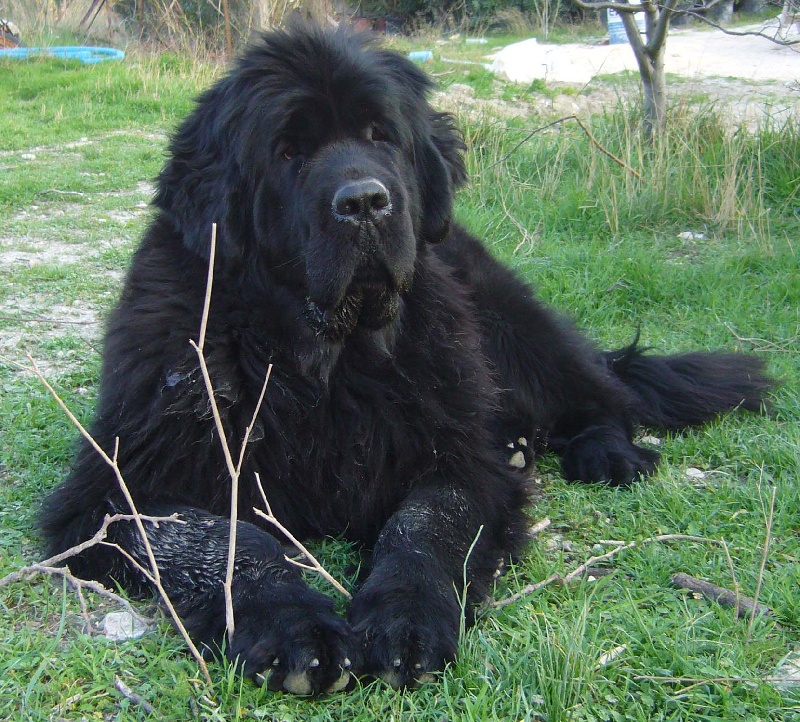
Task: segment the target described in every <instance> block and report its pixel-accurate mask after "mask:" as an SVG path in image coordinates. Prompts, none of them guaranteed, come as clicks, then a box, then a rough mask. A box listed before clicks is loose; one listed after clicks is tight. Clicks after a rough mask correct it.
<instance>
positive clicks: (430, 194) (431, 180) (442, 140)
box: [417, 113, 467, 243]
mask: <svg viewBox="0 0 800 722" xmlns="http://www.w3.org/2000/svg"><path fill="white" fill-rule="evenodd" d="M423 145H424V147H423V151H422V153H421V154H419V155H418V171H417V172H418V174H419V178H420V185H421V188H422V213H423V215H422V236H423V238H424V240H425V241H427V242H428V243H438V242H439V241H442V240H444V238H445V236H446V235H447V231H448V229H449V227H450V220H451V218H452V216H453V195H454V193H455V190H456V188H458V187H459V186H461V185H463V184H464V182H465V181H466V179H467V169H466V166H465V165H464V150H465V145H464V140H463V138H462V136H461V134H460V133H459V131H458V130H457V129H456V127H455V125H454V123H453V117H452V116H451V115H450V114H449V113H432V115H431V125H430V134H429V137H428V138H426V139H425V140H424V141H423Z"/></svg>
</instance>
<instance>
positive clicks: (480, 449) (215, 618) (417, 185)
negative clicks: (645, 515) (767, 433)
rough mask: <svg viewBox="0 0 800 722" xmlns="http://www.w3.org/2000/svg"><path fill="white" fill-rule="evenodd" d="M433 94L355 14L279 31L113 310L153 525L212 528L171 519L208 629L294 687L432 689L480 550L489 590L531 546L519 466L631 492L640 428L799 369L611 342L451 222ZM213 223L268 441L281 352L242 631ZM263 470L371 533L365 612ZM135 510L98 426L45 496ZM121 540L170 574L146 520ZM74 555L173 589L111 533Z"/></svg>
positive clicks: (197, 129)
mask: <svg viewBox="0 0 800 722" xmlns="http://www.w3.org/2000/svg"><path fill="white" fill-rule="evenodd" d="M429 89H430V82H429V81H428V79H427V78H426V76H425V75H424V74H423V73H422V72H421V71H420V70H418V69H417V68H416V67H415V66H414V65H412V64H411V63H410V62H409V61H407V60H406V59H404V58H402V57H399V56H398V55H396V54H394V53H391V52H387V51H384V50H381V49H378V48H375V47H373V46H372V45H370V44H369V43H368V42H367V41H366V40H365V39H364V38H362V37H359V36H357V35H354V34H352V33H349V32H344V31H336V32H328V31H322V30H319V29H316V28H311V27H306V26H300V25H297V26H294V27H293V28H291V29H289V30H288V31H286V32H274V33H269V34H266V35H264V36H263V37H262V38H261V39H260V40H258V41H257V42H256V43H254V44H253V45H252V47H250V49H249V50H247V51H246V52H245V53H244V55H243V56H242V57H241V58H240V59H239V61H238V62H237V63H236V65H235V66H234V68H233V69H232V70H231V72H230V73H229V74H228V75H227V76H226V77H224V78H223V79H222V80H220V81H219V82H218V83H217V84H216V85H215V86H214V87H212V88H211V89H210V90H208V91H207V92H206V93H204V94H203V95H202V96H200V98H199V100H198V102H197V106H196V108H195V110H194V111H193V112H192V114H191V115H190V116H189V117H188V118H187V119H186V120H185V121H184V123H183V124H182V125H181V126H180V128H179V129H178V131H177V133H176V135H175V137H174V139H173V140H172V143H171V146H170V149H169V158H168V160H167V163H166V165H165V167H164V169H163V171H162V172H161V174H160V176H159V177H158V184H157V191H156V195H155V199H154V218H153V221H152V223H151V225H150V228H149V230H148V231H147V232H146V234H145V236H144V238H143V240H142V243H141V246H140V247H139V249H138V251H137V252H136V254H135V256H134V258H133V262H132V264H131V268H130V271H129V273H128V277H127V281H126V283H125V287H124V290H123V293H122V297H121V299H120V301H119V303H118V305H117V307H116V310H115V311H114V312H113V314H112V315H111V318H110V320H109V323H108V329H107V334H106V339H105V353H104V363H103V372H102V384H101V390H100V401H99V407H98V410H97V417H96V420H95V422H94V425H93V429H92V431H93V435H94V436H95V438H96V439H97V441H98V442H99V443H100V444H101V445H102V446H103V447H104V448H105V449H107V450H109V452H110V451H111V450H113V448H114V445H115V440H116V439H117V438H118V439H119V463H120V466H121V469H122V472H123V475H124V478H125V479H126V481H127V484H128V486H129V487H130V489H131V492H132V495H133V497H134V499H135V502H136V504H137V505H138V508H139V510H140V511H141V512H142V513H144V514H150V515H165V514H170V513H173V512H178V513H179V514H180V515H181V516H182V517H183V519H184V520H185V522H186V523H185V524H176V523H162V524H160V525H158V526H155V525H152V524H147V525H146V527H147V534H148V536H149V540H150V542H151V544H152V547H153V549H154V552H155V556H156V559H157V561H158V563H159V566H160V570H161V580H162V582H163V584H164V586H165V588H166V590H167V592H168V593H169V595H170V596H171V598H172V600H173V602H174V603H175V606H176V608H177V609H178V611H179V614H180V615H181V617H182V618H183V620H184V622H185V624H186V626H187V628H188V630H189V631H190V633H191V634H192V635H193V637H194V638H195V639H196V640H198V641H199V642H200V643H202V644H204V645H206V646H208V647H210V648H212V649H214V648H223V647H224V652H225V654H226V655H228V657H230V658H231V659H238V660H239V662H240V663H241V664H242V665H243V668H244V672H245V673H246V674H247V675H249V676H252V677H254V678H257V679H259V680H260V681H262V682H263V681H266V682H267V684H268V685H269V687H270V688H272V689H286V690H289V691H291V692H295V693H300V694H307V693H319V692H331V691H336V690H339V689H342V688H343V687H344V686H345V685H346V684H347V682H348V680H349V679H350V676H351V674H362V673H363V674H368V675H377V676H380V677H382V678H384V679H385V680H387V681H388V682H389V683H390V684H392V685H393V686H395V687H402V686H406V685H413V684H414V683H415V682H418V681H420V680H426V679H428V678H430V675H431V673H432V672H436V671H437V670H441V669H442V667H443V666H444V665H445V664H446V663H447V662H448V661H449V660H452V659H453V657H454V655H455V653H456V642H457V637H458V629H459V617H460V606H459V595H460V594H461V592H462V572H463V565H464V562H465V559H466V558H467V553H468V550H469V548H470V546H471V545H472V544H473V542H475V540H476V539H477V542H476V543H475V545H474V548H473V550H472V553H471V554H470V555H469V558H468V568H467V576H468V580H469V584H468V588H467V590H466V592H467V596H468V598H469V600H471V601H472V602H473V603H474V602H477V601H479V600H481V599H483V598H485V595H486V594H487V593H488V591H489V589H490V586H491V583H492V579H493V575H494V573H495V571H496V570H497V569H498V566H499V565H502V563H503V562H504V561H505V560H507V559H508V558H509V557H512V556H513V555H514V554H515V553H516V552H518V551H519V550H520V547H521V546H522V544H523V542H524V539H525V528H526V517H525V506H526V501H527V496H526V492H525V476H524V474H520V473H519V471H518V470H517V469H515V468H512V467H513V466H515V465H516V466H519V465H521V460H522V459H523V457H524V460H525V461H526V462H528V461H530V453H531V452H530V450H532V449H535V448H537V447H543V448H548V449H551V450H554V451H555V452H557V453H558V454H559V455H560V456H561V460H562V469H563V474H564V476H565V477H566V478H567V479H570V480H576V481H577V480H580V481H587V482H604V483H608V484H614V485H624V484H629V483H630V482H632V481H634V480H636V479H637V478H639V476H640V475H643V474H647V473H649V472H651V471H652V470H653V468H654V467H655V465H656V464H657V462H658V455H657V454H656V453H655V452H653V451H649V450H646V449H642V448H640V447H637V446H636V445H635V444H634V443H633V441H632V435H633V430H634V427H635V425H637V424H646V425H650V426H653V427H658V428H665V429H677V428H681V427H684V426H687V425H692V424H699V423H702V422H704V421H706V420H708V419H711V418H712V417H714V416H715V415H716V414H718V413H720V412H723V411H725V410H729V409H733V408H736V407H743V408H746V409H750V410H757V409H759V407H760V406H761V404H762V397H763V395H764V393H765V391H766V389H767V388H768V387H769V379H768V378H767V377H766V376H765V375H764V374H763V369H762V363H761V362H760V361H759V360H758V359H756V358H753V357H749V356H740V355H729V354H716V353H710V354H709V353H690V354H685V355H679V356H655V355H644V354H642V353H641V352H640V351H639V350H637V348H636V346H635V344H634V345H632V346H631V347H628V348H625V349H622V350H620V351H616V352H608V353H603V352H599V351H597V350H596V349H595V348H594V347H593V346H592V345H591V343H589V342H588V341H587V340H585V339H584V338H583V337H582V336H581V335H579V334H578V333H577V332H576V331H575V330H574V329H573V327H572V326H571V325H570V324H569V323H567V322H565V321H564V320H563V319H562V318H560V317H559V316H557V315H555V314H554V313H553V312H551V311H550V310H548V309H546V308H544V307H543V306H542V305H541V304H540V303H539V302H538V301H537V300H536V298H535V297H534V293H533V291H532V290H531V288H530V287H528V286H527V285H525V284H524V283H522V282H521V281H520V280H519V279H518V278H516V277H515V276H514V275H513V274H512V273H510V272H509V271H508V270H507V269H505V268H504V267H502V266H501V265H499V264H498V263H497V262H496V261H495V260H493V258H492V257H491V256H490V255H489V254H488V253H487V252H486V250H484V248H483V246H482V245H481V243H480V242H479V241H478V240H476V239H475V238H473V237H472V236H470V235H469V234H468V233H467V232H466V231H465V230H464V229H463V228H460V227H459V226H457V225H452V224H451V215H452V208H453V194H454V192H455V190H456V188H457V187H458V186H459V185H460V184H462V183H463V182H464V181H465V169H464V163H463V160H462V151H463V149H464V147H463V143H462V140H461V137H460V135H459V134H458V132H457V131H456V130H455V128H454V127H453V120H452V118H451V117H450V116H449V115H447V114H444V113H437V112H435V111H434V110H433V109H432V108H431V106H430V105H429V104H428V101H427V100H426V94H427V93H428V91H429ZM212 223H217V224H218V228H219V236H218V245H217V256H216V264H215V273H216V276H215V286H214V292H213V297H212V303H211V311H210V317H209V322H208V332H207V337H206V346H205V355H206V359H207V362H208V367H209V369H210V375H211V377H212V379H213V383H214V385H215V388H216V397H217V401H218V403H219V405H220V408H221V414H222V417H223V422H224V426H225V429H226V432H227V435H228V438H230V439H237V440H241V439H242V437H243V432H244V429H245V427H246V426H247V424H248V423H249V421H250V418H251V416H252V414H253V412H254V408H255V406H256V402H257V399H258V396H259V392H260V390H261V388H262V384H263V381H264V378H265V373H266V371H267V368H268V366H269V365H270V364H272V365H273V371H272V376H271V380H270V382H269V385H268V388H267V393H266V398H265V400H264V403H263V407H262V408H261V411H260V413H259V414H258V418H257V423H256V427H255V429H254V433H253V434H252V436H251V438H250V442H249V444H248V445H247V448H246V450H245V451H244V465H243V470H242V475H241V480H242V489H241V491H240V517H241V518H242V519H244V520H245V521H241V522H239V524H240V528H239V530H238V537H239V541H238V545H237V549H236V575H235V577H234V584H233V602H234V612H235V620H236V632H235V635H234V638H233V640H232V642H231V643H229V644H227V645H226V644H225V643H224V636H225V613H224V602H223V589H222V580H223V579H224V576H225V566H226V555H227V545H228V534H229V522H228V519H227V516H228V510H229V509H228V507H229V494H230V488H231V481H230V478H229V475H228V472H227V471H226V466H225V462H224V459H223V455H222V452H221V445H220V441H219V438H218V435H217V432H216V430H215V426H214V421H213V419H212V415H211V412H210V407H209V398H208V396H207V394H206V391H205V387H204V384H203V381H202V377H201V372H200V370H199V368H198V359H197V356H196V353H195V351H194V350H193V348H192V347H191V346H190V344H189V340H190V339H197V338H198V332H199V324H200V316H201V310H202V307H203V297H204V290H205V284H206V272H207V264H208V259H209V254H210V237H211V226H212ZM234 453H235V454H236V453H238V449H234ZM509 461H512V462H513V464H509ZM256 473H258V474H259V475H260V478H261V479H262V481H263V484H264V487H265V490H266V494H267V497H268V499H269V501H270V503H271V506H272V509H273V511H274V513H275V516H276V517H277V518H278V519H279V520H281V521H282V522H283V523H284V524H285V526H286V527H287V528H288V529H289V530H290V531H291V532H292V533H293V534H295V535H296V536H297V537H299V538H314V537H317V538H318V537H322V536H325V535H337V536H340V537H343V538H345V539H349V540H352V541H354V542H358V543H359V544H362V545H363V547H364V548H365V549H368V550H369V551H370V562H369V571H368V574H367V575H366V577H365V579H364V581H363V584H361V586H360V587H359V588H358V590H357V591H356V593H355V596H354V598H353V600H352V603H351V604H350V606H349V610H348V613H347V618H346V619H345V618H343V617H341V616H339V615H338V614H336V613H335V612H334V609H333V604H332V602H331V600H330V599H329V598H328V597H326V596H325V595H323V594H321V593H320V592H318V591H314V590H313V589H311V588H309V587H308V586H307V585H306V583H305V582H304V580H303V578H302V576H301V573H300V572H299V571H298V570H297V568H296V567H294V566H292V565H290V564H289V563H287V561H286V560H285V558H284V549H283V547H282V545H281V542H282V541H285V540H281V539H279V538H276V536H273V533H272V530H271V529H265V528H264V525H263V524H260V523H259V520H258V518H256V517H255V516H254V514H253V513H252V509H253V507H254V506H260V496H259V494H258V493H257V490H256V486H255V484H254V481H253V480H254V475H255V474H256ZM128 511H129V509H128V508H127V504H126V503H125V501H124V499H123V497H122V494H121V493H120V490H119V488H118V484H117V481H116V480H115V477H114V474H113V473H112V471H111V469H110V468H109V467H108V466H107V465H106V464H105V463H104V462H103V461H102V460H101V459H100V457H99V456H98V455H97V454H96V453H94V452H93V451H92V450H91V448H90V447H89V446H88V445H87V444H84V445H83V446H82V447H81V448H80V450H79V452H78V455H77V459H76V461H75V465H74V468H73V470H72V473H71V474H70V475H69V477H68V478H67V479H66V481H65V482H64V483H63V484H62V486H61V487H60V488H58V489H57V490H56V491H55V492H54V493H53V494H52V495H51V496H50V497H49V498H48V499H47V500H46V502H45V507H44V512H43V519H42V525H43V528H44V532H45V535H46V538H47V539H48V542H49V547H50V551H51V552H53V553H55V552H60V551H62V550H64V549H66V548H68V547H70V546H72V545H74V544H76V543H78V542H80V541H83V540H85V539H87V538H88V537H90V536H91V535H92V534H93V533H94V532H95V531H96V530H97V529H98V527H99V526H100V524H101V522H102V519H103V517H104V515H105V514H108V513H113V512H128ZM479 532H480V533H479ZM109 536H110V541H112V542H114V543H115V544H118V545H119V546H120V547H121V548H122V549H123V550H125V552H126V553H127V554H129V555H130V556H132V557H133V558H135V559H138V560H140V561H142V562H143V563H145V564H146V556H145V551H144V549H143V546H144V545H143V543H142V541H141V539H140V537H139V536H138V533H137V530H136V528H135V526H134V525H133V524H127V523H117V524H115V525H113V526H112V527H111V529H110V535H109ZM70 565H71V566H72V567H73V571H74V572H75V573H76V574H79V575H81V576H87V577H91V578H95V579H100V580H105V581H114V582H117V583H119V584H122V585H123V586H124V587H125V588H127V589H129V590H130V591H132V592H137V591H138V592H141V591H143V590H146V588H147V584H146V581H145V580H144V579H143V578H142V577H141V575H140V574H139V573H137V572H136V571H135V569H134V568H133V567H132V566H131V565H130V563H129V561H128V560H127V559H126V558H125V556H124V555H123V554H121V553H120V552H119V551H118V550H115V549H114V548H111V547H108V546H103V547H95V548H93V549H91V550H89V551H87V552H86V553H85V554H83V555H82V556H80V557H77V558H75V559H73V560H72V561H71V562H70Z"/></svg>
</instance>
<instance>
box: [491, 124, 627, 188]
mask: <svg viewBox="0 0 800 722" xmlns="http://www.w3.org/2000/svg"><path fill="white" fill-rule="evenodd" d="M568 120H574V121H575V122H576V123H577V124H578V125H579V126H580V128H581V130H582V131H583V132H584V133H586V136H587V137H588V138H589V140H590V141H591V142H592V144H593V145H594V146H595V147H596V148H597V149H598V150H599V151H600V152H601V153H602V154H603V155H605V156H607V157H609V158H610V159H611V160H613V161H614V162H615V163H616V164H617V165H620V166H622V167H623V168H624V169H625V170H627V171H628V172H629V173H630V174H631V175H633V176H634V177H635V178H636V179H637V180H641V179H642V176H641V174H640V173H639V172H638V171H636V170H634V169H633V168H631V167H630V166H629V165H628V164H627V163H626V162H625V161H624V160H621V159H619V158H617V156H615V155H614V154H613V153H612V152H611V151H609V150H607V149H606V148H605V147H603V145H602V144H601V143H600V141H598V140H597V138H595V137H594V136H593V135H592V134H591V132H590V131H589V129H588V128H587V127H586V126H585V125H584V123H583V121H582V120H581V119H580V118H579V117H578V116H577V115H566V116H564V117H563V118H559V119H558V120H554V121H553V122H552V123H547V124H546V125H543V126H541V127H539V128H535V129H534V130H532V131H530V132H529V133H528V135H526V136H525V137H524V138H523V139H522V140H521V141H519V142H518V143H517V144H516V145H515V146H514V147H513V148H512V149H511V150H510V151H508V153H506V154H505V155H503V156H501V157H500V158H499V159H498V160H496V161H495V162H494V163H492V164H491V165H489V166H487V167H486V168H484V169H483V171H482V172H481V175H483V173H485V172H486V171H488V170H491V169H492V168H494V167H495V166H497V165H500V164H501V163H503V162H505V161H506V160H508V159H509V158H510V157H511V156H512V155H514V153H516V152H517V151H518V150H519V149H520V148H521V147H522V146H523V145H525V143H527V142H528V141H529V140H530V139H531V138H533V136H535V135H537V134H538V133H541V132H542V131H544V130H547V129H548V128H552V127H554V126H556V125H560V124H561V123H565V122H566V121H568Z"/></svg>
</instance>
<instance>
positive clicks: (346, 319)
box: [305, 279, 400, 343]
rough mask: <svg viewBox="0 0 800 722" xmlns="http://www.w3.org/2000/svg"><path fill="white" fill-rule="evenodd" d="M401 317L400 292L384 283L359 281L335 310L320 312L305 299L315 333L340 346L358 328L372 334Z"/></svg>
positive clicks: (309, 300) (307, 318)
mask: <svg viewBox="0 0 800 722" xmlns="http://www.w3.org/2000/svg"><path fill="white" fill-rule="evenodd" d="M399 313H400V291H399V290H395V289H392V288H390V287H389V286H387V285H386V284H384V283H377V282H370V281H367V282H364V281H360V280H358V279H356V280H355V281H354V282H353V283H352V284H351V285H350V287H349V288H348V290H347V292H346V293H345V296H344V298H343V299H342V301H341V302H340V303H339V304H338V305H336V306H335V307H332V308H327V309H323V308H320V306H318V305H317V304H316V303H315V302H314V301H313V300H312V299H311V298H307V299H306V307H305V317H306V320H307V321H308V324H309V326H311V328H312V329H313V331H314V332H315V333H316V334H317V335H318V336H320V337H322V338H324V339H325V340H326V341H328V342H331V343H337V342H341V341H343V340H344V339H345V338H347V337H348V336H349V335H350V334H351V333H352V332H353V331H354V330H355V328H356V327H357V326H361V327H362V328H366V329H370V330H373V331H377V330H380V329H382V328H384V327H386V326H388V325H389V324H390V323H391V322H392V321H394V320H395V319H396V318H397V316H398V314H399Z"/></svg>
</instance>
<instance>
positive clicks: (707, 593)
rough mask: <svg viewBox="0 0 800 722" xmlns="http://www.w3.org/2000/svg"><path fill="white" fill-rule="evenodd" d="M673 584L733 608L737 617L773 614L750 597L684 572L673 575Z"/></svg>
mask: <svg viewBox="0 0 800 722" xmlns="http://www.w3.org/2000/svg"><path fill="white" fill-rule="evenodd" d="M672 584H673V585H674V586H675V587H677V588H678V589H688V590H689V591H690V592H697V593H698V594H702V595H703V596H704V597H705V598H706V599H710V600H711V601H712V602H716V603H717V604H721V605H722V606H723V607H733V608H734V609H736V616H737V617H745V616H766V615H767V614H772V609H770V608H769V607H767V606H766V605H764V604H759V603H758V602H756V601H754V600H753V599H750V597H745V596H743V595H742V594H736V592H732V591H731V590H730V589H725V587H718V586H717V585H716V584H711V582H705V581H703V580H702V579H697V578H696V577H692V576H689V575H688V574H684V573H683V572H680V573H678V574H675V575H673V577H672Z"/></svg>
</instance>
